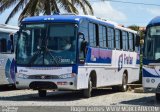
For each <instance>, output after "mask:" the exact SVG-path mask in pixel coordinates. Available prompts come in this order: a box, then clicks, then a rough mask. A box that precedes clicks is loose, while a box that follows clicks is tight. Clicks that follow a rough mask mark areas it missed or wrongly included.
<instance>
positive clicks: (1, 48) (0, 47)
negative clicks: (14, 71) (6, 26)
mask: <svg viewBox="0 0 160 112" xmlns="http://www.w3.org/2000/svg"><path fill="white" fill-rule="evenodd" d="M10 50H11V41H10V38H9V33H0V52H3V53H5V52H10Z"/></svg>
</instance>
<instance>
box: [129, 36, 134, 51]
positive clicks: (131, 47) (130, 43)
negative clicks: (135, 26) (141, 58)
mask: <svg viewBox="0 0 160 112" xmlns="http://www.w3.org/2000/svg"><path fill="white" fill-rule="evenodd" d="M133 45H134V43H133V34H132V33H129V50H130V51H133V50H134V49H133Z"/></svg>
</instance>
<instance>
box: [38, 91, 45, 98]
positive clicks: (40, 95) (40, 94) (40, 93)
mask: <svg viewBox="0 0 160 112" xmlns="http://www.w3.org/2000/svg"><path fill="white" fill-rule="evenodd" d="M38 95H39V97H46V96H47V91H46V90H38Z"/></svg>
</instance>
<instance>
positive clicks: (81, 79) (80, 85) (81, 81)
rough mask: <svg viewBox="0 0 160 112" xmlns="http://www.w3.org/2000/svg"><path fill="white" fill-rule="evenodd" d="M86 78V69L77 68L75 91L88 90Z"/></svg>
mask: <svg viewBox="0 0 160 112" xmlns="http://www.w3.org/2000/svg"><path fill="white" fill-rule="evenodd" d="M88 77H89V74H88V73H87V68H86V67H85V66H79V67H78V75H77V89H78V90H79V89H86V88H88Z"/></svg>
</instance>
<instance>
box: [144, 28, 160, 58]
mask: <svg viewBox="0 0 160 112" xmlns="http://www.w3.org/2000/svg"><path fill="white" fill-rule="evenodd" d="M159 43H160V26H153V27H150V28H148V30H147V34H146V38H145V53H144V56H145V58H147V59H148V60H160V44H159Z"/></svg>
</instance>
